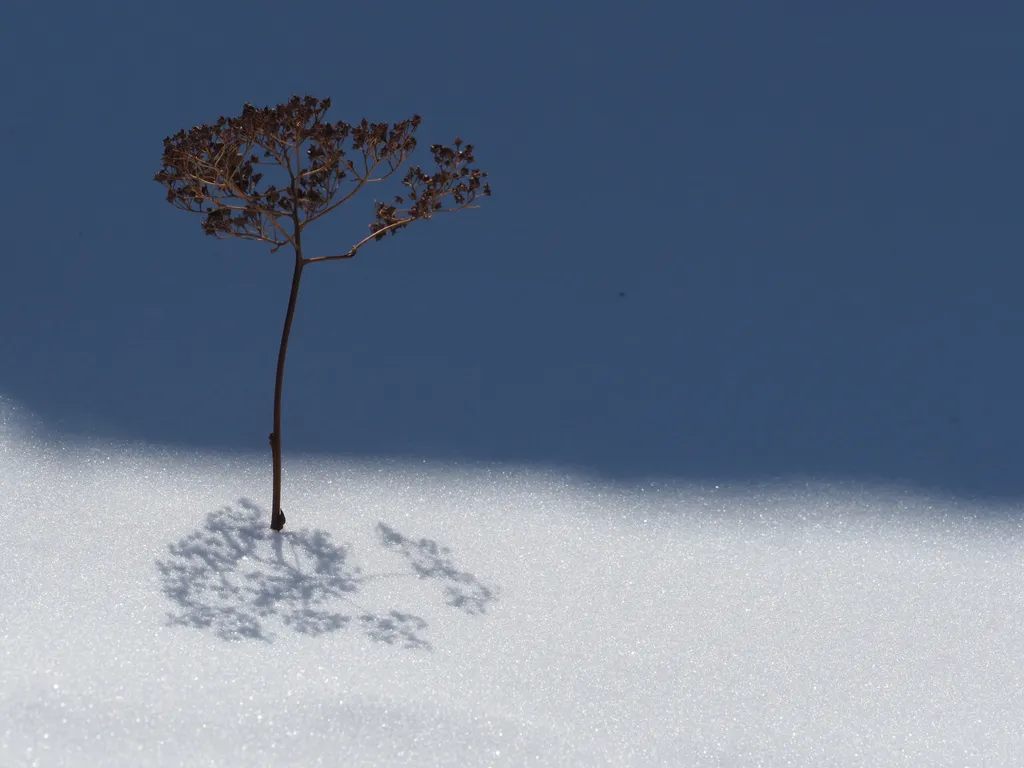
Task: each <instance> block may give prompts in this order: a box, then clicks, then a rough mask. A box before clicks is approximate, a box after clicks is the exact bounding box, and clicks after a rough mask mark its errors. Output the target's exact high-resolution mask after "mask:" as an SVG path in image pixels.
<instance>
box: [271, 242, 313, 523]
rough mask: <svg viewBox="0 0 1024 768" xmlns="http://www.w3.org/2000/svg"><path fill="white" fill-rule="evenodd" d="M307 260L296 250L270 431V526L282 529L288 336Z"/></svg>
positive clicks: (278, 355)
mask: <svg viewBox="0 0 1024 768" xmlns="http://www.w3.org/2000/svg"><path fill="white" fill-rule="evenodd" d="M304 266H305V261H303V259H302V253H301V251H299V250H298V249H296V251H295V270H294V271H293V272H292V289H291V293H290V294H289V296H288V313H287V314H286V315H285V316H284V330H283V331H282V332H281V348H280V349H279V350H278V353H277V379H276V381H275V383H274V431H273V432H271V433H270V450H271V453H272V454H273V461H274V502H273V507H272V508H271V513H270V528H271V529H272V530H275V531H280V530H281V529H283V528H284V511H283V510H282V509H281V391H282V389H283V388H284V360H285V356H286V355H287V354H288V337H289V336H290V335H291V332H292V318H294V316H295V305H296V303H297V302H298V298H299V281H300V280H301V279H302V268H303V267H304Z"/></svg>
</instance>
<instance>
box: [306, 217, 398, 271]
mask: <svg viewBox="0 0 1024 768" xmlns="http://www.w3.org/2000/svg"><path fill="white" fill-rule="evenodd" d="M413 221H416V219H399V220H398V221H395V222H392V223H391V224H388V225H387V226H386V227H383V228H382V229H378V230H377V231H376V232H374V233H373V234H372V235H367V236H366V237H364V238H363V239H362V240H360V241H359V242H358V243H356V244H355V245H353V246H352V247H351V248H350V249H349V250H348V252H347V253H340V254H338V255H337V256H314V257H313V258H311V259H306V260H305V262H306V263H307V264H312V263H313V262H314V261H338V260H339V259H351V258H352V257H353V256H355V255H356V251H358V250H359V249H360V248H362V247H363V246H364V245H366V244H367V243H368V242H370V241H371V240H373V239H374V238H375V237H379V236H380V235H382V234H383V233H385V232H387V231H388V230H389V229H394V228H395V227H401V226H403V225H405V224H409V223H411V222H413Z"/></svg>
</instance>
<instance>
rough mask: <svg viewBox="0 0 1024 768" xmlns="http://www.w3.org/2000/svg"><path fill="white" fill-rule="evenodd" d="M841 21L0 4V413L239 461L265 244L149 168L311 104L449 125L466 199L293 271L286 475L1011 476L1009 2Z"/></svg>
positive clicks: (259, 390) (655, 7) (712, 8)
mask: <svg viewBox="0 0 1024 768" xmlns="http://www.w3.org/2000/svg"><path fill="white" fill-rule="evenodd" d="M847 5H848V4H845V3H829V2H820V1H818V2H806V3H796V2H779V3H753V2H750V3H740V2H716V3H665V2H657V3H654V2H651V3H632V4H626V3H621V4H601V3H578V2H565V3H558V2H523V3H484V4H464V3H447V2H432V3H429V4H428V3H413V2H396V3H392V4H385V5H379V6H378V5H373V4H352V3H338V2H306V3H301V4H294V5H288V4H282V3H278V2H264V1H263V0H256V1H255V2H246V3H232V2H224V3H217V4H198V5H194V4H193V5H189V4H170V5H168V4H157V3H143V2H90V3H66V2H64V3H48V2H43V1H36V2H13V3H11V2H8V3H5V4H4V10H3V11H2V17H0V62H2V67H3V72H4V73H5V76H4V78H3V82H2V84H0V89H2V102H0V103H2V104H3V105H4V106H3V110H2V111H3V117H2V118H0V138H2V142H3V147H4V169H5V174H4V179H5V181H4V182H3V184H2V185H0V222H2V225H3V226H2V230H3V243H2V258H0V328H2V338H0V396H4V397H7V398H11V399H13V400H14V401H15V402H17V403H20V404H22V405H24V406H26V407H28V408H29V409H30V410H32V411H34V412H35V413H37V414H39V415H41V416H42V417H44V418H46V419H48V420H50V421H52V422H53V423H54V424H57V425H59V427H60V429H61V430H63V431H64V432H66V433H71V434H81V435H87V434H88V435H101V436H104V437H113V438H117V439H125V440H143V441H147V442H152V443H158V444H167V445H175V446H186V447H194V448H198V449H210V448H218V449H227V450H237V451H264V452H266V454H267V458H268V465H269V449H268V448H267V447H266V439H267V437H266V436H267V433H268V432H269V430H270V424H271V420H270V417H271V403H272V394H273V370H274V364H275V356H276V352H277V343H278V338H279V335H280V326H281V322H282V319H283V315H284V309H285V304H286V300H287V290H288V280H289V277H290V270H291V263H290V255H289V254H288V253H287V252H286V251H284V250H282V251H280V252H279V253H277V254H274V255H271V254H270V253H269V252H268V249H267V248H266V247H265V246H263V245H262V244H253V243H245V242H230V241H217V240H214V239H212V238H207V237H204V236H203V235H202V233H201V231H200V228H199V219H198V217H195V216H192V215H189V214H186V213H182V212H180V211H178V210H175V209H173V208H172V207H171V206H169V205H167V204H166V202H165V201H164V195H165V191H164V190H163V188H162V187H160V186H159V185H158V184H156V183H155V182H153V181H152V177H153V174H154V173H155V172H156V171H157V170H158V169H159V166H160V153H161V149H162V147H161V141H162V139H163V138H164V136H166V135H168V134H170V133H173V132H175V131H177V130H178V129H179V128H182V127H188V126H191V125H194V124H198V123H202V122H208V121H213V120H215V119H216V118H217V117H218V116H219V115H222V114H227V115H230V114H236V113H238V112H239V111H240V109H241V106H242V104H243V103H244V102H245V101H249V102H252V103H254V104H257V105H265V104H275V103H278V102H280V101H284V100H286V99H287V98H288V97H289V96H290V95H291V94H292V93H300V94H303V93H312V94H314V95H317V96H321V97H323V96H330V97H331V98H332V100H333V102H334V109H333V111H332V116H333V117H334V118H335V119H345V120H349V121H356V120H359V119H360V118H362V117H364V116H365V117H368V118H369V119H371V120H389V121H391V120H399V119H403V118H406V117H408V116H410V115H412V114H413V113H416V112H418V113H420V114H422V115H423V118H424V123H423V126H422V128H421V130H420V132H419V134H418V135H419V137H420V140H421V145H425V144H429V143H432V142H438V141H440V142H450V141H451V140H452V139H453V138H454V137H455V136H456V135H461V136H463V137H465V138H466V139H467V140H469V141H471V142H473V143H474V144H476V145H477V148H478V152H477V158H478V161H479V164H480V165H481V167H483V168H484V169H485V170H487V171H488V172H489V173H490V181H491V182H492V185H493V187H494V191H495V195H494V197H493V198H491V199H489V200H486V201H484V205H483V206H482V208H481V209H480V210H476V211H471V212H464V213H460V214H457V215H454V216H448V217H443V218H439V219H437V220H434V221H432V222H428V223H423V224H419V225H416V226H413V227H410V228H409V229H407V230H405V231H403V232H402V233H400V234H399V235H398V236H397V237H395V238H389V239H388V240H386V241H384V242H381V243H374V244H371V245H370V246H368V247H367V248H365V249H364V250H363V251H361V253H360V256H359V258H358V259H356V260H354V261H347V262H341V263H329V264H322V265H316V266H314V267H311V268H310V269H309V270H307V272H306V275H305V277H304V284H303V291H302V295H301V298H300V303H299V309H298V314H297V317H296V326H295V332H294V335H293V343H292V346H291V349H290V353H289V363H288V371H287V381H286V387H285V414H284V448H285V460H286V462H287V459H288V456H289V455H293V456H294V455H296V453H297V452H307V453H308V452H313V453H329V454H333V455H350V456H356V457H379V456H385V457H399V458H421V459H429V460H434V461H449V460H453V459H457V460H464V461H495V460H497V461H514V462H525V463H529V464H533V465H558V466H566V467H572V468H574V469H578V470H585V471H589V472H593V473H595V474H597V475H598V476H600V477H602V478H606V479H611V480H621V481H628V482H635V481H639V480H640V479H643V478H650V477H660V478H671V479H676V480H681V481H699V482H719V481H738V482H747V481H752V482H756V481H763V480H770V479H773V478H818V479H845V480H854V481H876V480H877V481H885V482H892V483H912V484H914V485H916V486H918V487H921V488H923V489H926V490H929V491H934V492H940V493H958V494H966V495H972V496H979V497H989V498H996V497H1004V498H1005V497H1013V496H1019V495H1020V494H1021V493H1022V491H1024V476H1022V473H1021V471H1020V469H1021V458H1022V450H1021V434H1022V429H1021V428H1022V417H1024V405H1022V399H1021V393H1022V391H1024V390H1022V385H1024V368H1022V365H1021V355H1020V350H1021V339H1022V333H1024V310H1022V306H1021V302H1020V289H1021V278H1022V274H1024V269H1022V266H1021V240H1022V237H1021V236H1022V233H1024V215H1022V205H1021V204H1022V197H1024V193H1022V183H1021V179H1022V170H1024V168H1022V166H1024V163H1022V157H1021V137H1022V136H1024V110H1022V106H1021V105H1022V99H1021V94H1022V93H1024V56H1022V54H1024V38H1022V36H1021V30H1022V29H1024V26H1022V24H1024V6H1021V5H1020V4H1013V3H1009V2H1006V3H997V2H977V3H963V2H930V3H900V2H865V3H857V4H855V6H856V7H855V8H854V9H852V10H840V9H841V8H845V7H846V6H847ZM900 8H904V9H919V10H917V11H908V12H906V13H898V12H894V9H900ZM416 159H417V160H419V161H420V162H423V163H426V162H427V158H426V156H425V153H424V154H422V155H418V156H417V158H416ZM371 212H372V197H369V196H367V197H364V198H357V199H356V200H355V201H353V202H352V203H349V204H347V205H346V206H345V207H344V208H342V209H341V210H340V212H339V213H338V214H336V215H335V217H333V218H328V219H325V220H323V221H322V222H321V223H320V224H319V225H318V227H317V228H315V229H312V230H310V232H311V233H313V249H312V250H311V251H310V254H309V255H315V254H325V253H335V252H339V251H342V250H345V249H347V248H348V246H349V245H350V244H351V243H352V242H354V241H355V240H357V239H359V238H360V237H362V236H363V234H364V233H365V232H366V231H367V230H366V227H367V224H368V223H369V221H370V219H371V218H372V213H371ZM623 293H624V294H625V295H621V294H623ZM286 494H287V489H286Z"/></svg>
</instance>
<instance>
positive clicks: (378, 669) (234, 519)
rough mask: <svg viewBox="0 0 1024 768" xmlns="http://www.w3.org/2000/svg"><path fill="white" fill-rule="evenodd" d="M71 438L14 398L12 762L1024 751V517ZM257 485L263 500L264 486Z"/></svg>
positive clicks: (6, 602)
mask: <svg viewBox="0 0 1024 768" xmlns="http://www.w3.org/2000/svg"><path fill="white" fill-rule="evenodd" d="M284 490H285V499H286V503H285V511H286V513H287V515H288V525H287V528H286V530H285V532H284V533H283V534H282V535H275V534H273V533H272V532H270V531H269V530H268V528H267V523H268V521H269V512H268V509H267V499H268V497H269V456H262V455H260V456H256V455H254V456H251V457H247V456H228V455H214V454H208V455H201V454H198V453H188V452H170V451H167V450H164V449H160V448H157V447H146V446H118V445H112V444H103V443H70V442H68V441H66V440H61V439H60V438H59V437H53V436H52V435H45V434H42V432H39V431H37V430H36V428H35V427H33V426H32V424H31V422H30V421H29V420H27V419H26V418H25V417H24V416H19V415H18V413H17V410H16V409H15V408H14V407H13V406H9V405H5V407H4V409H2V410H0V541H2V557H0V575H2V578H0V606H2V611H0V637H2V640H3V642H2V646H0V765H3V766H97V765H103V766H185V765H187V766H252V767H256V766H275V768H280V767H282V766H303V767H305V766H317V765H324V766H346V767H348V766H352V767H356V766H682V765H687V766H689V765H697V766H703V765H707V766H719V765H737V766H752V765H765V766H775V765H800V766H809V765H814V766H829V765H851V766H852V765H893V766H898V765H906V766H920V765H930V766H939V765H959V766H963V765H1021V764H1024V530H1022V527H1021V523H1020V519H1021V518H1020V512H1021V509H1020V507H1019V506H1012V507H1011V506H1007V507H1004V508H996V507H993V506H986V505H983V504H981V503H976V504H968V503H966V502H957V501H954V500H950V499H945V500H943V499H934V498H926V497H923V496H918V495H914V494H913V493H911V492H909V491H904V490H900V489H879V488H857V487H853V486H849V487H840V486H835V485H832V486H825V485H822V486H810V485H806V484H805V485H796V484H793V485H790V486H785V487H784V486H777V487H771V488H769V487H751V488H740V487H733V488H726V487H719V488H716V487H713V486H712V487H706V488H699V487H683V486H680V487H667V486H664V487H659V486H648V487H643V488H640V487H637V488H625V487H614V486H610V485H607V484H601V483H598V482H596V481H593V480H587V479H585V478H580V477H568V476H562V475H560V474H558V473H555V472H551V471H547V472H545V471H542V470H539V469H534V470H529V469H525V468H515V467H459V466H442V465H428V464H421V465H408V464H406V465H402V464H396V463H385V462H381V463H376V464H375V463H372V462H366V463H355V462H345V461H341V460H338V461H330V460H322V459H317V460H314V459H308V458H307V459H304V458H301V457H295V456H288V455H287V453H286V464H285V487H284ZM250 500H251V501H250Z"/></svg>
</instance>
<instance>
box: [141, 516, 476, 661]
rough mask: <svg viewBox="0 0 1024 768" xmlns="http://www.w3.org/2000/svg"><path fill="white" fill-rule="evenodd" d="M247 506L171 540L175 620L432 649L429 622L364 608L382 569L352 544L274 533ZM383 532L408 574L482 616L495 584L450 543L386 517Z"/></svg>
mask: <svg viewBox="0 0 1024 768" xmlns="http://www.w3.org/2000/svg"><path fill="white" fill-rule="evenodd" d="M238 506H239V508H238V509H236V508H234V507H231V506H227V507H224V508H222V509H220V510H217V511H216V512H211V513H210V514H208V515H207V516H206V520H205V522H204V524H203V526H202V528H200V529H199V530H197V531H195V532H193V533H190V534H189V535H187V536H185V537H184V538H182V539H180V540H179V541H177V542H175V543H173V544H170V545H169V546H168V550H169V556H168V558H167V559H166V560H159V561H157V569H158V570H159V572H160V575H161V578H162V581H163V591H164V594H165V595H166V596H167V597H168V598H169V599H170V600H171V601H172V602H173V603H175V604H176V606H177V608H176V610H174V611H172V612H171V613H170V614H169V622H170V623H171V624H173V625H183V626H190V627H196V628H200V629H210V630H212V631H213V632H214V633H215V634H216V635H217V636H218V637H220V638H222V639H224V640H239V639H246V638H248V639H255V640H264V641H268V642H269V641H272V640H273V639H274V632H273V631H272V630H271V628H270V625H271V624H279V625H283V626H284V627H287V628H290V629H292V630H293V631H295V632H300V633H302V634H307V635H320V634H324V633H327V632H335V631H338V630H340V629H345V628H347V627H349V626H358V627H359V628H360V629H361V630H362V631H363V632H364V633H365V634H366V635H367V636H368V637H370V638H372V639H373V640H376V641H378V642H382V643H387V644H389V645H401V646H404V647H406V648H421V649H430V647H431V646H430V643H429V642H428V641H427V640H426V638H425V637H424V633H425V630H426V629H427V622H426V621H425V620H424V619H423V618H421V617H419V616H416V615H414V614H411V613H404V612H401V611H397V610H387V611H372V610H367V609H366V608H364V607H363V606H361V605H359V603H358V602H357V601H356V596H357V595H358V592H359V589H360V587H361V585H362V584H363V582H365V581H367V580H369V579H372V578H375V575H374V574H364V573H363V572H362V570H361V569H360V568H359V567H358V566H356V565H353V564H351V562H350V557H349V552H348V550H347V549H346V548H345V547H343V546H341V545H340V544H336V543H334V542H333V541H332V539H331V536H330V534H329V533H326V532H325V531H322V530H312V531H311V530H309V529H301V530H289V531H282V532H281V533H274V532H272V531H271V530H270V529H269V528H268V527H267V524H266V520H267V518H268V515H267V514H266V513H265V512H264V511H263V510H262V509H260V508H259V507H257V506H256V505H255V504H253V503H252V502H250V501H249V500H247V499H240V500H239V502H238ZM377 533H378V536H379V538H380V543H381V545H382V546H384V547H386V548H388V549H389V550H392V551H396V552H398V553H400V554H401V555H403V556H404V557H405V558H407V559H408V561H409V564H410V571H409V572H408V573H407V574H404V575H407V576H409V577H413V578H420V579H434V580H436V581H437V582H439V584H440V585H441V586H442V587H443V590H444V595H445V602H446V603H447V604H448V605H450V606H451V607H453V608H456V609H458V610H461V611H463V612H465V613H469V614H477V615H478V614H483V613H485V612H486V610H487V608H488V606H489V605H490V603H491V602H493V601H494V599H495V592H494V590H493V589H492V588H490V587H487V586H485V585H484V584H482V583H481V582H479V581H478V580H477V579H476V577H475V576H473V575H472V574H470V573H466V572H465V571H461V570H459V569H458V568H457V567H456V566H455V564H454V562H453V560H452V553H451V550H450V549H448V548H447V547H444V546H441V545H439V544H438V543H437V542H435V541H432V540H430V539H418V540H414V539H411V538H408V537H406V536H403V535H402V534H401V533H399V532H398V531H396V530H395V529H394V528H391V527H390V526H388V525H385V524H384V523H379V524H378V526H377ZM388 575H394V574H388ZM399 575H401V574H399Z"/></svg>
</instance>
